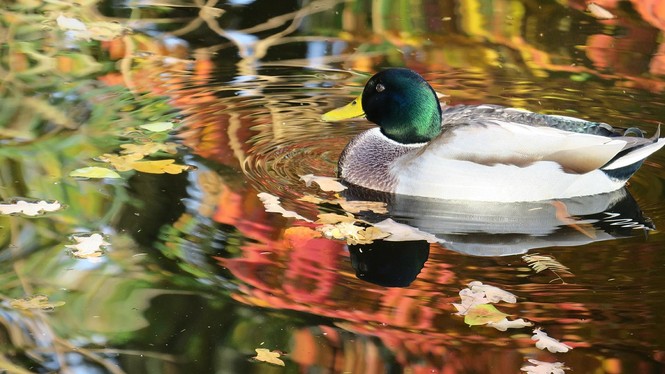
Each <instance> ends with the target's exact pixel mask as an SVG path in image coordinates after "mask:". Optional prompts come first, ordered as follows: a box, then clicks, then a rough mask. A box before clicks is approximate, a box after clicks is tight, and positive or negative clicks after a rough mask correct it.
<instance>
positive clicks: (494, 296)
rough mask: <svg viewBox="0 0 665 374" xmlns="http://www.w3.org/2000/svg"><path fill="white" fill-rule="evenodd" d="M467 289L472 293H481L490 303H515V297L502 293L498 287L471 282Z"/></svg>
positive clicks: (506, 292)
mask: <svg viewBox="0 0 665 374" xmlns="http://www.w3.org/2000/svg"><path fill="white" fill-rule="evenodd" d="M469 288H471V290H472V291H473V292H482V293H484V294H485V297H487V299H488V300H489V302H490V303H498V302H499V301H505V302H507V303H511V304H514V303H516V302H517V297H516V296H515V295H513V294H512V293H510V292H508V291H504V290H502V289H500V288H498V287H494V286H490V285H488V284H483V283H482V282H479V281H473V282H471V283H469Z"/></svg>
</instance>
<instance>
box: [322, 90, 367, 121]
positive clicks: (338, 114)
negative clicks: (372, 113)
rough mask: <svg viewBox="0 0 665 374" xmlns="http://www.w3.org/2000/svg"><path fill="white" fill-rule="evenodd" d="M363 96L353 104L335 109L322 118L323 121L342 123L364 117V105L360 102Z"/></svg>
mask: <svg viewBox="0 0 665 374" xmlns="http://www.w3.org/2000/svg"><path fill="white" fill-rule="evenodd" d="M361 97H362V95H361V96H358V97H357V98H356V99H355V100H353V101H352V102H350V103H348V104H346V105H344V106H343V107H341V108H337V109H333V110H331V111H330V112H328V113H325V114H324V115H322V116H321V120H323V121H325V122H333V121H341V120H344V119H351V118H358V117H364V116H365V112H364V111H363V106H362V103H361V102H360V98H361Z"/></svg>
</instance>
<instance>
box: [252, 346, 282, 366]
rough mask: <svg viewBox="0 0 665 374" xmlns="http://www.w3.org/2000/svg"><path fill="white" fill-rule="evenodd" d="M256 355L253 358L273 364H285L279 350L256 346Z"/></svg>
mask: <svg viewBox="0 0 665 374" xmlns="http://www.w3.org/2000/svg"><path fill="white" fill-rule="evenodd" d="M254 350H255V351H256V356H254V357H253V358H254V359H255V360H257V361H261V362H267V363H269V364H273V365H279V366H284V361H282V360H280V359H279V357H280V356H281V354H280V353H279V352H274V351H270V350H269V349H266V348H256V349H254Z"/></svg>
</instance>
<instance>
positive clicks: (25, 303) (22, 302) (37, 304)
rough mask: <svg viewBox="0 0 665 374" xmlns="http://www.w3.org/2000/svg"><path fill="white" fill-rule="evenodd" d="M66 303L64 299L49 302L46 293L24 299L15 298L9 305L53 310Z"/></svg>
mask: <svg viewBox="0 0 665 374" xmlns="http://www.w3.org/2000/svg"><path fill="white" fill-rule="evenodd" d="M62 305H65V302H64V301H55V302H49V301H48V297H47V296H44V295H34V296H29V297H26V298H24V299H14V300H12V301H10V302H9V306H11V307H12V308H14V309H19V310H29V309H42V310H53V309H54V308H56V307H59V306H62Z"/></svg>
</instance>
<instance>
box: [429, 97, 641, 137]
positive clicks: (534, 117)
mask: <svg viewBox="0 0 665 374" xmlns="http://www.w3.org/2000/svg"><path fill="white" fill-rule="evenodd" d="M441 117H442V124H443V125H444V126H446V125H452V124H461V123H467V122H468V121H469V120H470V119H474V118H483V119H486V120H500V121H507V122H514V123H518V124H523V125H530V126H542V127H553V128H557V129H560V130H565V131H570V132H577V133H583V134H591V135H601V136H609V137H614V136H623V135H624V134H625V133H626V131H627V130H626V129H622V128H614V127H612V126H610V125H608V124H607V123H604V122H592V121H585V120H582V119H579V118H574V117H568V116H559V115H547V114H541V113H534V112H530V111H528V110H524V109H516V108H507V107H503V106H499V105H491V104H483V105H456V106H446V107H444V108H443V111H442V113H441ZM629 132H630V133H631V134H633V135H635V134H637V135H639V136H641V135H642V134H641V132H639V130H637V129H634V128H631V129H630V131H629Z"/></svg>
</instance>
